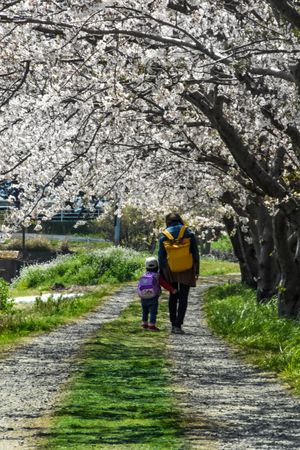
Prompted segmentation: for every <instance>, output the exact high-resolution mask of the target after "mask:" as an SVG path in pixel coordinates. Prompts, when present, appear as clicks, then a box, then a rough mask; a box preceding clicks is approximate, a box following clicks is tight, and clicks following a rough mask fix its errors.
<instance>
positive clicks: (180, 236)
mask: <svg viewBox="0 0 300 450" xmlns="http://www.w3.org/2000/svg"><path fill="white" fill-rule="evenodd" d="M186 229H187V226H186V225H182V227H181V228H180V231H179V234H178V236H177V238H176V239H174V236H173V235H172V234H171V233H170V231H168V230H163V234H164V235H165V236H166V238H168V239H169V240H170V241H180V240H181V239H182V238H183V236H184V233H185V230H186Z"/></svg>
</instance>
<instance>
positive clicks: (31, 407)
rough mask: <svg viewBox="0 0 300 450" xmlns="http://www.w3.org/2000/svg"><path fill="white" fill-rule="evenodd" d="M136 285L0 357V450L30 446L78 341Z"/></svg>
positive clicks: (68, 369) (130, 294)
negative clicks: (2, 357)
mask: <svg viewBox="0 0 300 450" xmlns="http://www.w3.org/2000/svg"><path fill="white" fill-rule="evenodd" d="M134 295H135V288H134V287H132V286H126V287H124V288H122V290H120V291H118V292H117V293H116V294H114V295H113V296H111V297H110V298H109V299H108V300H107V302H106V303H105V304H104V305H102V306H101V307H99V308H98V309H97V310H96V311H93V312H92V313H89V314H88V315H86V316H85V317H84V318H81V319H80V320H78V321H77V322H76V323H72V324H69V325H64V326H62V327H59V328H57V329H56V330H55V331H52V332H50V333H46V334H43V335H40V336H37V337H35V338H34V339H32V340H30V343H28V344H24V345H22V346H20V347H19V348H17V349H16V350H15V351H13V352H12V353H11V354H10V355H9V356H8V357H7V358H5V359H2V360H0V374H1V375H0V392H1V402H0V450H11V449H28V450H33V449H34V448H35V446H34V444H33V442H34V440H37V441H38V437H39V435H41V434H42V432H43V430H44V429H45V426H47V420H45V418H47V416H49V414H50V413H51V411H52V410H53V407H54V406H55V404H56V402H57V398H58V394H59V391H60V389H61V386H62V383H64V382H65V381H66V380H67V379H68V377H69V375H70V373H71V372H72V369H73V366H74V360H73V358H74V356H76V353H77V351H78V349H79V346H80V345H81V344H82V342H83V340H84V339H86V338H88V337H90V336H91V335H92V333H94V332H95V331H96V330H97V329H98V328H99V327H100V326H101V325H102V324H104V323H106V322H110V321H111V320H114V319H116V318H117V317H118V316H119V314H120V312H121V311H122V310H123V309H124V308H125V307H126V306H128V305H129V303H130V301H131V300H132V299H133V297H134Z"/></svg>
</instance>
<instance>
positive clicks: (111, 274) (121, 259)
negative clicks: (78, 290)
mask: <svg viewBox="0 0 300 450" xmlns="http://www.w3.org/2000/svg"><path fill="white" fill-rule="evenodd" d="M144 260H145V255H143V254H141V253H138V252H136V251H134V250H129V249H124V248H114V247H110V248H104V249H98V250H95V251H92V252H80V253H77V254H75V255H65V256H61V257H58V258H57V259H55V260H53V261H51V262H50V263H47V264H38V265H34V266H28V267H25V268H24V269H23V270H22V271H21V273H20V276H19V277H18V279H17V280H15V281H14V283H13V285H12V287H13V288H14V289H17V290H20V289H30V288H36V287H39V288H40V289H47V288H51V286H53V285H54V284H55V283H58V284H62V285H63V286H65V287H68V286H71V285H83V286H87V285H98V284H102V283H112V284H113V283H119V282H125V281H131V280H135V279H136V278H137V277H138V275H139V274H140V273H141V271H142V270H143V267H144Z"/></svg>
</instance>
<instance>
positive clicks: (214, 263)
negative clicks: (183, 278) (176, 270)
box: [200, 257, 240, 277]
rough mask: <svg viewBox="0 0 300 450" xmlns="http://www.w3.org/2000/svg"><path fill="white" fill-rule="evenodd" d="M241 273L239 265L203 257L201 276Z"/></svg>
mask: <svg viewBox="0 0 300 450" xmlns="http://www.w3.org/2000/svg"><path fill="white" fill-rule="evenodd" d="M239 271H240V266H239V265H238V263H234V262H230V261H223V260H221V259H215V258H205V257H202V258H201V261H200V275H201V276H202V277H207V276H211V275H227V274H229V273H235V272H239Z"/></svg>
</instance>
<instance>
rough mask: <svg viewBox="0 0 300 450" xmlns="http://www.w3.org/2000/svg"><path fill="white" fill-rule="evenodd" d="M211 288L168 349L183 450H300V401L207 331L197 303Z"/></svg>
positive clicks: (192, 304)
mask: <svg viewBox="0 0 300 450" xmlns="http://www.w3.org/2000/svg"><path fill="white" fill-rule="evenodd" d="M203 281H204V280H202V282H203ZM220 281H221V280H220ZM223 281H225V278H223ZM204 282H205V281H204ZM207 287H208V286H207V285H206V286H201V287H197V288H196V289H195V290H193V292H192V294H191V296H190V300H189V308H188V311H187V326H186V334H185V335H184V336H178V335H171V341H170V348H169V350H170V355H171V358H172V360H173V369H172V371H173V373H172V378H173V383H174V389H175V391H177V392H176V396H177V399H178V402H179V405H178V406H179V407H180V410H181V411H182V412H183V419H184V423H185V424H186V426H185V437H186V444H185V445H186V447H185V448H187V449H201V450H299V449H300V399H299V398H297V397H292V396H290V395H289V394H288V392H287V390H286V389H285V387H284V386H283V384H282V383H280V382H279V381H278V380H277V379H276V378H275V377H273V376H272V375H271V374H269V373H264V372H262V371H260V370H258V369H256V368H255V367H253V366H251V365H248V364H246V363H243V362H241V361H240V360H239V359H238V358H237V357H236V354H234V352H233V351H231V350H230V348H229V347H228V346H227V345H226V344H225V343H224V342H223V341H222V340H221V339H219V338H217V337H216V336H214V335H213V333H212V332H211V331H210V330H209V329H208V328H207V325H206V322H205V319H204V317H203V313H202V304H201V301H200V302H199V298H201V296H202V293H203V290H204V289H205V288H207Z"/></svg>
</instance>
